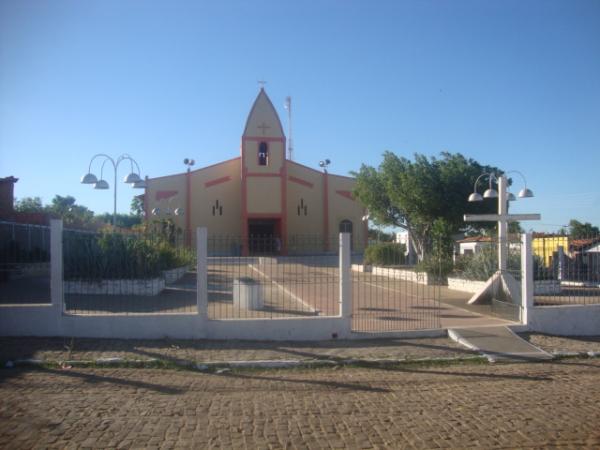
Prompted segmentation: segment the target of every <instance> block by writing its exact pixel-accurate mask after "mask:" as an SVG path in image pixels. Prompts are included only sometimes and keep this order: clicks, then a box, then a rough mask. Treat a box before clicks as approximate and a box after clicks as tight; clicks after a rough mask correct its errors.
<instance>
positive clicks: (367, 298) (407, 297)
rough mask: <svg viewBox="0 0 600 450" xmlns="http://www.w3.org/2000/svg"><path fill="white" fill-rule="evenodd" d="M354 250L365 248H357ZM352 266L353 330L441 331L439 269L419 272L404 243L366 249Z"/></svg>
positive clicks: (437, 267)
mask: <svg viewBox="0 0 600 450" xmlns="http://www.w3.org/2000/svg"><path fill="white" fill-rule="evenodd" d="M355 248H364V247H363V246H362V245H355ZM353 262H354V263H353V264H352V299H353V308H352V309H353V311H352V329H353V331H359V332H386V331H411V330H424V329H435V328H440V301H439V300H440V288H439V286H438V285H436V283H437V282H438V280H439V273H440V272H439V266H438V265H437V264H436V263H434V262H432V263H431V264H429V267H428V269H429V271H428V272H429V273H428V272H427V271H423V272H417V271H416V270H415V267H414V266H408V265H407V264H406V251H405V247H404V245H403V244H397V243H385V244H377V245H372V246H371V249H369V248H367V249H365V253H364V255H360V256H358V255H357V256H355V257H354V261H353Z"/></svg>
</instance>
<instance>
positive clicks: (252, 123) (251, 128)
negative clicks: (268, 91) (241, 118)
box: [244, 94, 283, 138]
mask: <svg viewBox="0 0 600 450" xmlns="http://www.w3.org/2000/svg"><path fill="white" fill-rule="evenodd" d="M263 125H266V127H263ZM244 136H265V137H267V138H269V137H271V138H273V137H276V138H277V137H281V136H283V130H282V128H281V122H280V121H279V118H278V117H277V112H276V111H275V109H274V108H273V105H272V104H271V102H270V100H268V98H267V97H266V96H261V95H260V94H259V97H258V98H257V99H256V103H255V104H254V105H253V107H252V110H251V111H250V114H249V116H248V119H247V122H246V128H245V130H244Z"/></svg>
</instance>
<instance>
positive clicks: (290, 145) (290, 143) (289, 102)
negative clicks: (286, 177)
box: [285, 95, 294, 161]
mask: <svg viewBox="0 0 600 450" xmlns="http://www.w3.org/2000/svg"><path fill="white" fill-rule="evenodd" d="M285 109H287V112H288V145H287V147H288V159H289V160H290V161H292V155H293V154H294V144H293V141H292V97H290V96H289V95H288V96H287V97H286V98H285Z"/></svg>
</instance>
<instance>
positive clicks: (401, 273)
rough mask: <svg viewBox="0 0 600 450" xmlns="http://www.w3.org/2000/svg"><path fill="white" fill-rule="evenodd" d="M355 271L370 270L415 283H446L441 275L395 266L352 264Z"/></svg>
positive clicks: (376, 273)
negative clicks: (436, 275)
mask: <svg viewBox="0 0 600 450" xmlns="http://www.w3.org/2000/svg"><path fill="white" fill-rule="evenodd" d="M352 270H353V271H355V272H370V273H372V274H373V275H379V276H382V277H388V278H394V279H396V280H403V281H412V282H413V283H419V284H426V285H439V284H446V283H445V281H444V280H443V279H441V278H440V277H435V276H432V275H429V274H428V273H426V272H415V271H413V270H409V269H397V268H393V267H377V266H367V265H363V264H352Z"/></svg>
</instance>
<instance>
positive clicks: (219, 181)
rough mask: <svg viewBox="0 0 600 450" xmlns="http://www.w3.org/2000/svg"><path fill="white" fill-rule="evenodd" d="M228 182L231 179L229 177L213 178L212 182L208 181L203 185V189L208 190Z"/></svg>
mask: <svg viewBox="0 0 600 450" xmlns="http://www.w3.org/2000/svg"><path fill="white" fill-rule="evenodd" d="M230 180H231V177H230V176H229V175H227V176H224V177H221V178H215V179H214V180H210V181H207V182H206V183H204V187H207V188H208V187H211V186H216V185H217V184H221V183H225V182H227V181H230Z"/></svg>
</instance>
